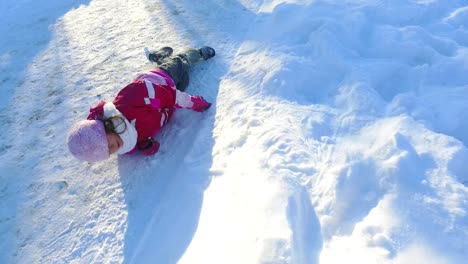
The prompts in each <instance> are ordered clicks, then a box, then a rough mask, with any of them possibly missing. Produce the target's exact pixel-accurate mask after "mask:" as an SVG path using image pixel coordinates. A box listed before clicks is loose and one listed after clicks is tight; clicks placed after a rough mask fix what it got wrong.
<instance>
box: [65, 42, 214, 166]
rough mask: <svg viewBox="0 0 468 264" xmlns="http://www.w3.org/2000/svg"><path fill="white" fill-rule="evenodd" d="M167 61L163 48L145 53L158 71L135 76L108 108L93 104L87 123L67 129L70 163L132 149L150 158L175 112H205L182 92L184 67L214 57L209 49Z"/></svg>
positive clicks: (197, 98)
mask: <svg viewBox="0 0 468 264" xmlns="http://www.w3.org/2000/svg"><path fill="white" fill-rule="evenodd" d="M171 55H172V48H169V47H165V48H162V49H161V50H159V51H157V52H153V53H150V52H147V57H148V59H149V60H150V61H152V62H156V63H157V64H158V67H156V68H155V69H153V70H151V71H149V72H146V73H144V74H141V75H140V76H138V77H137V78H136V79H135V80H134V81H133V82H131V83H130V84H128V85H127V86H126V87H125V88H123V89H122V90H120V92H119V93H118V94H117V97H116V98H115V99H114V101H113V102H108V103H106V102H104V101H101V102H99V103H98V104H97V105H96V106H95V107H93V108H91V109H90V113H89V116H88V118H87V120H83V121H80V122H78V123H76V124H75V125H74V126H73V127H72V128H71V129H70V131H69V133H68V136H67V142H68V149H69V150H70V152H71V153H72V154H73V155H74V156H75V157H76V158H78V159H80V160H83V161H88V162H96V161H101V160H105V159H108V158H109V156H110V155H111V154H113V153H115V152H117V153H118V154H124V153H133V152H135V151H136V149H138V150H140V151H141V152H142V153H144V154H146V155H152V154H154V153H156V152H157V151H158V149H159V142H157V141H155V140H154V139H153V138H152V137H153V136H155V135H156V134H157V133H158V132H159V130H160V129H161V128H162V127H163V126H164V125H165V124H167V122H168V121H169V119H170V118H171V116H172V114H173V113H174V111H175V109H176V108H188V109H192V110H194V111H197V112H202V111H204V110H206V109H208V108H209V107H210V106H211V103H209V102H207V101H206V100H205V99H204V98H203V97H201V96H191V95H189V94H187V93H185V92H184V90H185V88H187V85H188V82H189V76H188V71H189V69H190V67H191V66H192V65H193V64H194V63H196V62H198V61H201V60H207V59H209V58H211V57H213V56H215V51H214V49H213V48H210V47H202V48H200V49H188V50H186V51H185V52H183V53H181V54H178V55H177V56H174V57H170V56H171ZM168 57H169V58H168ZM165 58H168V59H167V60H165ZM164 60H165V62H163V61H164ZM176 88H177V89H176Z"/></svg>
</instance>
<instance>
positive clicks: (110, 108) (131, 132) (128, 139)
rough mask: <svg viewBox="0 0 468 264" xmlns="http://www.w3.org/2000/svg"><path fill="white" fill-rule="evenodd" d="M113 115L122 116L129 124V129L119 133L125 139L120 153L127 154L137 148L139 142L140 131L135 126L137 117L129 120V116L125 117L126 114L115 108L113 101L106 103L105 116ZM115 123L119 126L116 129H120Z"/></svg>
mask: <svg viewBox="0 0 468 264" xmlns="http://www.w3.org/2000/svg"><path fill="white" fill-rule="evenodd" d="M112 116H121V117H122V118H123V119H124V121H125V124H126V125H127V129H126V130H125V131H124V132H123V133H121V134H119V136H120V138H121V139H122V141H123V146H122V147H120V148H119V150H118V151H117V153H118V154H125V153H127V152H129V151H131V150H132V149H133V148H135V145H136V143H137V138H138V133H137V131H136V128H135V123H136V119H135V120H132V122H131V123H130V122H128V120H127V118H125V116H124V115H122V113H121V112H120V111H119V110H117V108H115V105H114V104H113V103H106V104H105V105H104V118H109V117H112ZM114 125H115V126H117V127H116V129H118V124H116V123H114Z"/></svg>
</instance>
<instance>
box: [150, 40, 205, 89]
mask: <svg viewBox="0 0 468 264" xmlns="http://www.w3.org/2000/svg"><path fill="white" fill-rule="evenodd" d="M201 58H202V57H201V55H200V51H199V50H197V49H188V50H186V51H184V52H183V53H181V54H178V55H176V56H175V57H172V58H170V59H169V60H168V61H167V62H165V63H163V64H161V65H159V66H158V68H160V69H161V70H163V71H165V72H166V73H167V74H169V75H170V76H171V77H172V80H173V81H174V83H175V84H176V88H177V89H179V90H181V91H184V90H185V89H186V88H187V86H188V83H189V74H188V72H189V70H190V66H191V65H193V64H194V63H196V62H198V61H200V60H201Z"/></svg>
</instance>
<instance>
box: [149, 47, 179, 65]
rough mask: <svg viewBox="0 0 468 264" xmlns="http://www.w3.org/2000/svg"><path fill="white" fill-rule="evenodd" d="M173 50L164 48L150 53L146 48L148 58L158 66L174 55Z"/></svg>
mask: <svg viewBox="0 0 468 264" xmlns="http://www.w3.org/2000/svg"><path fill="white" fill-rule="evenodd" d="M172 52H173V50H172V48H171V47H164V48H161V49H159V50H157V51H150V50H148V48H145V54H146V58H147V59H148V60H149V61H151V62H154V63H157V64H158V65H159V64H161V63H163V61H164V59H166V58H169V57H170V56H171V55H172Z"/></svg>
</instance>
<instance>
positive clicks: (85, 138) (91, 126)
mask: <svg viewBox="0 0 468 264" xmlns="http://www.w3.org/2000/svg"><path fill="white" fill-rule="evenodd" d="M67 143H68V149H69V150H70V152H71V153H72V154H73V156H75V157H76V158H77V159H80V160H83V161H88V162H96V161H101V160H105V159H108V158H109V148H108V145H107V137H106V131H105V130H104V124H103V123H102V121H99V120H83V121H80V122H78V123H76V124H75V125H74V126H73V127H72V128H71V129H70V131H69V132H68V136H67Z"/></svg>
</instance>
